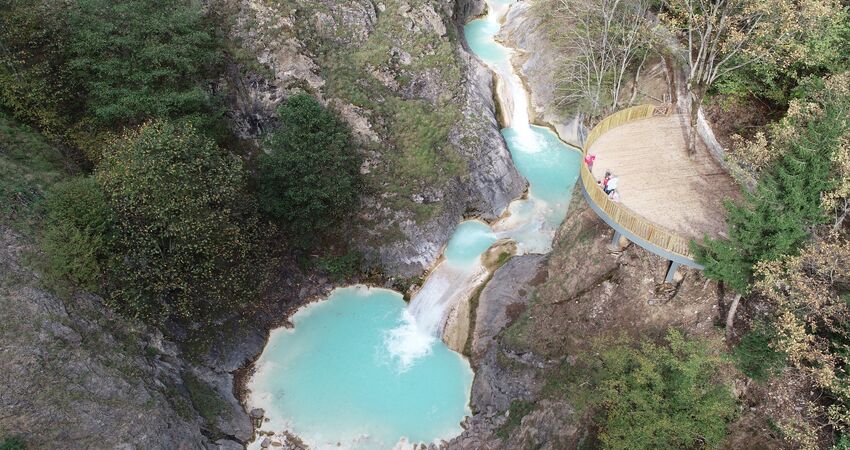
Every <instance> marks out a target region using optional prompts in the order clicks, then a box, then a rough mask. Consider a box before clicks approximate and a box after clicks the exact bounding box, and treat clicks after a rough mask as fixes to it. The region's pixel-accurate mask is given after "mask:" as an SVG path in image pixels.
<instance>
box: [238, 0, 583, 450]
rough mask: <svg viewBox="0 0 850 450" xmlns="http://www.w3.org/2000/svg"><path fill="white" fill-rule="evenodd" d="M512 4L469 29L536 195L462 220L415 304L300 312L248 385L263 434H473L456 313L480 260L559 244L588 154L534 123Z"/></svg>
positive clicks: (365, 440) (338, 301) (414, 438)
mask: <svg viewBox="0 0 850 450" xmlns="http://www.w3.org/2000/svg"><path fill="white" fill-rule="evenodd" d="M512 3H513V2H512V1H509V0H489V1H488V2H487V4H488V14H487V15H486V16H484V17H482V18H479V19H476V20H473V21H471V22H470V23H469V24H468V25H466V27H465V29H464V34H465V36H466V39H467V42H468V44H469V47H470V49H471V50H472V52H473V53H474V54H475V55H476V56H478V57H479V58H480V59H481V60H482V61H483V62H484V63H485V64H487V66H488V67H489V68H490V69H492V70H493V71H494V73H495V74H496V76H497V78H498V80H499V85H500V88H499V93H500V95H499V102H500V107H501V110H502V111H505V112H506V120H507V121H508V122H509V126H508V128H505V129H503V130H502V135H503V136H504V138H505V141H506V143H507V146H508V149H509V150H510V152H511V157H512V159H513V161H514V164H515V165H516V167H517V169H518V170H519V172H520V173H521V174H522V175H523V176H524V177H525V178H526V179H527V180H528V182H529V191H528V193H527V195H526V196H524V198H521V199H517V200H515V201H513V202H511V204H510V205H509V206H508V208H507V211H506V213H505V214H504V215H503V217H502V218H501V219H499V220H497V221H496V222H495V223H493V224H486V223H483V222H480V221H476V220H470V221H465V222H462V223H460V224H459V225H458V227H457V229H456V230H455V233H454V235H453V236H452V238H451V240H450V241H449V242H448V244H447V246H446V249H445V251H444V253H443V258H442V259H441V261H440V262H439V263H438V264H437V265H436V266H435V267H434V268H433V269H432V270H431V272H430V273H429V275H428V277H427V279H426V280H425V282H424V283H423V285H422V287H421V288H420V289H419V291H418V292H417V293H416V295H415V296H414V297H413V299H412V300H411V302H410V304H409V305H406V304H405V302H404V300H403V299H402V296H401V294H399V293H397V292H394V291H389V290H386V289H377V288H368V287H366V286H351V287H346V288H340V289H336V290H334V291H333V293H332V294H331V295H330V296H329V297H328V298H327V299H326V300H324V301H321V302H316V303H312V304H310V305H307V306H305V307H303V308H301V309H300V310H299V311H298V312H297V313H296V314H295V315H294V316H293V317H292V323H293V325H294V328H293V329H286V328H280V329H277V330H273V331H272V332H271V336H270V338H269V342H268V344H267V346H266V348H265V349H264V351H263V353H262V355H260V358H259V359H258V360H257V362H256V365H255V369H256V372H255V374H254V375H253V376H252V378H251V379H250V380H249V382H248V386H247V387H248V389H249V390H250V394H249V397H248V405H249V408H263V409H264V410H265V411H266V417H267V418H269V420H268V421H267V422H265V423H263V426H262V427H261V431H274V432H281V431H283V430H289V431H291V432H293V433H295V434H297V435H298V436H299V437H301V438H302V439H304V441H305V442H306V443H308V444H309V445H310V446H311V448H313V449H331V448H333V449H339V448H343V449H352V450H385V449H394V448H412V445H413V444H418V443H430V442H437V441H440V440H443V439H446V440H447V439H450V438H452V437H454V436H456V435H458V434H459V433H460V432H461V431H462V429H461V426H460V423H461V421H462V420H463V418H464V417H466V416H468V415H470V414H471V412H470V409H469V396H470V391H471V386H472V378H473V372H472V370H471V369H470V365H469V362H468V361H467V360H466V359H465V358H464V357H462V356H461V355H459V354H457V353H455V352H453V351H451V350H449V349H448V347H446V345H445V344H444V343H443V342H442V340H441V337H442V333H443V328H444V326H445V320H446V316H447V313H448V311H449V310H450V309H451V308H452V307H453V306H454V305H456V304H457V302H459V301H466V300H468V298H469V296H470V295H471V293H472V292H473V291H474V290H475V288H476V287H477V286H479V285H480V284H481V283H483V282H484V280H486V278H487V269H486V268H485V267H484V266H483V264H482V262H481V255H482V254H483V253H484V252H485V251H486V250H487V249H488V247H489V246H490V245H492V244H493V243H494V242H496V241H497V240H499V239H506V238H507V239H511V240H513V241H514V242H516V244H517V253H518V254H525V253H548V252H549V251H550V250H551V246H552V239H553V237H554V234H555V231H556V230H557V229H558V227H559V226H560V224H561V222H562V221H563V219H564V217H565V216H566V213H567V206H568V204H569V200H570V197H571V192H572V188H573V186H574V185H575V182H576V180H577V179H578V169H579V164H580V161H581V155H580V153H579V152H577V151H575V150H576V149H574V148H573V147H570V146H568V145H567V144H565V143H564V142H562V141H561V140H560V139H559V138H558V136H557V135H556V134H555V133H554V132H552V131H551V130H549V129H548V128H544V127H539V126H534V125H532V124H531V123H530V117H529V104H528V93H527V92H526V90H525V87H524V85H523V83H522V80H521V79H520V78H519V76H518V75H516V74H515V73H514V70H513V67H512V65H511V55H512V50H510V49H508V48H505V47H504V46H502V45H501V44H499V43H498V42H496V41H495V39H494V36H495V35H496V33H497V32H498V31H499V29H500V27H501V21H502V20H503V19H504V17H505V15H506V13H507V11H508V9H509V8H510V6H511V4H512ZM260 441H261V439H257V440H256V441H255V442H254V443H252V444H251V445H250V448H252V449H256V448H259V447H260V444H259V442H260Z"/></svg>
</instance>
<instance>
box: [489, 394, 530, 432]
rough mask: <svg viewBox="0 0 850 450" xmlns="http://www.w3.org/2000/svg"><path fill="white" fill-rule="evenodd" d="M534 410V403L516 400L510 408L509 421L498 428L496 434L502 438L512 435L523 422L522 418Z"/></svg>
mask: <svg viewBox="0 0 850 450" xmlns="http://www.w3.org/2000/svg"><path fill="white" fill-rule="evenodd" d="M533 410H534V403H531V402H523V401H519V400H514V401H512V402H511V406H510V408H509V409H508V421H507V422H505V424H504V425H502V426H501V427H499V429H498V430H496V436H499V437H500V438H502V439H507V438H508V437H510V435H511V433H512V432H513V431H514V430H515V429H516V428H517V427H519V425H520V423H522V418H523V417H525V416H527V415H528V413H530V412H531V411H533Z"/></svg>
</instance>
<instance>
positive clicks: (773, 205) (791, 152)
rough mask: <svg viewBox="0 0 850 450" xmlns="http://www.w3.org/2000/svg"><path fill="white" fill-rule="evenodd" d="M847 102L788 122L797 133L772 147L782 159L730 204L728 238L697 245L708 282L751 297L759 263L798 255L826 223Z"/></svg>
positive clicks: (798, 115)
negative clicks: (737, 201) (824, 200)
mask: <svg viewBox="0 0 850 450" xmlns="http://www.w3.org/2000/svg"><path fill="white" fill-rule="evenodd" d="M845 102H846V101H845ZM843 103H844V102H841V101H839V102H835V103H826V104H822V105H818V107H814V108H810V111H808V113H804V114H797V115H794V116H793V117H790V118H788V119H786V120H787V121H788V123H785V124H783V125H784V126H786V127H789V128H787V129H791V130H793V131H794V133H793V134H792V135H791V136H790V137H788V138H786V139H778V140H776V141H774V142H773V145H774V146H775V147H776V149H777V151H778V152H781V156H780V157H779V158H778V159H777V160H776V161H775V162H774V164H773V166H772V167H771V168H770V170H768V171H767V173H766V174H765V175H764V176H763V177H762V179H761V180H760V182H759V185H758V188H757V189H756V191H755V192H754V193H747V194H745V200H744V202H742V203H741V204H733V203H731V202H730V203H728V204H727V210H728V212H729V218H728V219H727V224H728V235H729V237H728V238H727V239H710V238H707V237H706V239H705V240H704V241H703V245H702V246H695V253H696V255H697V261H698V262H700V263H701V264H703V265H704V266H705V275H706V276H707V277H709V278H714V279H717V280H719V281H722V282H724V283H725V284H726V285H728V286H729V287H731V288H732V289H733V290H735V291H736V292H738V293H740V294H746V293H747V292H749V290H750V284H751V282H752V280H753V272H754V266H755V265H756V263H758V262H759V261H770V260H775V259H777V258H779V257H781V256H783V255H789V254H796V253H797V251H798V249H799V248H800V247H801V246H802V245H803V243H804V242H805V241H806V240H807V239H808V237H809V236H810V234H811V231H812V229H813V228H814V227H815V226H817V225H820V224H822V223H824V222H825V221H826V220H827V215H826V214H825V212H824V210H823V208H822V205H821V196H822V194H823V193H824V192H826V191H828V190H829V189H831V188H832V186H833V185H834V184H835V181H834V180H832V179H831V177H830V175H831V171H832V155H833V153H834V152H835V151H836V149H837V148H839V146H840V145H841V141H842V136H844V134H845V133H847V130H848V128H850V127H848V119H847V117H846V108H845V106H846V105H845V104H843ZM786 136H788V134H787V133H786ZM782 147H784V148H782Z"/></svg>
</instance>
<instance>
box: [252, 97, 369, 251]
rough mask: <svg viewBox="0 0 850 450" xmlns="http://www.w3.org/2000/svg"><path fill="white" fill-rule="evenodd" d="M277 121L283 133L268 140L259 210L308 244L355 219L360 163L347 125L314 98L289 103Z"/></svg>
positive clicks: (262, 169)
mask: <svg viewBox="0 0 850 450" xmlns="http://www.w3.org/2000/svg"><path fill="white" fill-rule="evenodd" d="M278 116H279V118H280V128H279V129H278V130H276V131H274V132H272V133H271V134H270V135H269V136H268V137H267V138H266V140H265V142H264V145H263V147H264V149H265V151H266V152H267V153H266V154H263V155H262V156H261V157H260V180H259V181H260V182H259V198H260V205H261V207H262V208H263V210H264V211H265V212H266V213H267V214H268V215H269V216H271V217H272V218H274V219H275V220H277V221H279V222H280V223H281V224H283V225H284V226H285V227H286V229H287V230H289V231H290V232H291V233H292V234H293V237H294V238H295V239H300V240H302V241H308V240H309V239H310V238H312V237H313V236H314V235H316V234H321V233H324V232H325V231H327V230H329V229H331V228H332V227H333V226H335V225H337V224H339V223H340V221H341V220H343V219H344V218H345V217H346V216H347V215H348V214H349V213H350V211H351V208H352V207H353V206H354V203H355V201H356V199H357V195H358V188H359V186H360V181H359V175H360V172H359V169H360V161H361V158H360V156H359V154H358V153H357V151H356V150H355V149H354V148H353V146H352V143H351V132H350V131H349V129H348V125H347V124H346V123H345V122H343V121H342V120H341V119H340V118H339V117H338V116H337V115H336V114H335V113H333V112H332V111H329V110H327V109H326V108H324V107H323V106H322V105H321V104H319V102H318V101H316V100H315V99H314V98H313V97H310V96H309V95H307V94H298V95H294V96H292V97H290V98H289V99H288V100H287V101H286V103H285V104H283V105H282V106H281V107H280V108H279V109H278Z"/></svg>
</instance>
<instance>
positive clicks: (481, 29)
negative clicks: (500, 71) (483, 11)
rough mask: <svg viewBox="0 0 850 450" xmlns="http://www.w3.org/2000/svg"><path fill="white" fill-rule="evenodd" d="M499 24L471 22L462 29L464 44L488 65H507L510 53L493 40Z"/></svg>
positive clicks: (483, 21)
mask: <svg viewBox="0 0 850 450" xmlns="http://www.w3.org/2000/svg"><path fill="white" fill-rule="evenodd" d="M499 28H500V27H499V24H498V23H497V22H493V21H489V20H473V21H472V22H469V23H468V24H466V26H465V27H464V28H463V31H464V35H465V36H466V43H467V44H468V45H469V49H470V50H472V53H474V54H475V56H478V57H479V58H480V59H481V60H482V61H484V62H486V63H488V64H507V62H508V57H509V55H510V53H509V52H508V50H507V49H506V48H505V47H502V46H501V45H498V44H497V43H496V41H495V40H494V39H493V36H495V34H496V33H498V32H499Z"/></svg>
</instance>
